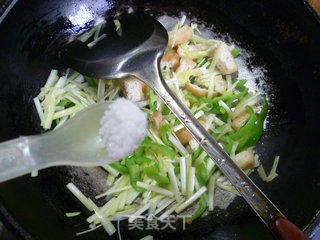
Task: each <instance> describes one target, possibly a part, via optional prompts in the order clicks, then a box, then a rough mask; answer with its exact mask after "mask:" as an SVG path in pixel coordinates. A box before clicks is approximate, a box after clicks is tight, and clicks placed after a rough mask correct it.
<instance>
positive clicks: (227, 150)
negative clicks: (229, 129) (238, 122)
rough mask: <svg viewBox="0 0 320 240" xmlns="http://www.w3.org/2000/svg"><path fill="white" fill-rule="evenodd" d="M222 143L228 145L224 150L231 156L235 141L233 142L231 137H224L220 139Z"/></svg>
mask: <svg viewBox="0 0 320 240" xmlns="http://www.w3.org/2000/svg"><path fill="white" fill-rule="evenodd" d="M220 141H222V142H225V143H226V145H225V146H224V148H223V149H224V150H225V151H226V152H227V153H228V154H230V153H231V149H232V146H233V143H234V141H233V140H232V139H231V138H230V137H229V136H222V137H221V138H220Z"/></svg>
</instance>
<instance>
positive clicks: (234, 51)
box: [230, 48, 240, 58]
mask: <svg viewBox="0 0 320 240" xmlns="http://www.w3.org/2000/svg"><path fill="white" fill-rule="evenodd" d="M230 53H231V55H232V56H233V57H234V58H236V57H238V56H239V54H240V51H239V48H234V49H232V50H231V51H230Z"/></svg>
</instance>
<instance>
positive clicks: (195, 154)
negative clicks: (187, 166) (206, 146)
mask: <svg viewBox="0 0 320 240" xmlns="http://www.w3.org/2000/svg"><path fill="white" fill-rule="evenodd" d="M202 152H203V148H202V147H201V146H199V147H198V148H197V150H195V151H194V153H193V154H192V163H193V162H194V161H195V160H196V159H197V158H198V157H199V156H200V155H201V153H202Z"/></svg>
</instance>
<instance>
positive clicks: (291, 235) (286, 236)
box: [271, 215, 310, 240]
mask: <svg viewBox="0 0 320 240" xmlns="http://www.w3.org/2000/svg"><path fill="white" fill-rule="evenodd" d="M271 229H272V232H273V233H274V234H275V235H276V237H277V238H278V239H281V240H310V238H309V237H308V236H307V235H305V234H304V233H303V232H302V231H301V230H300V229H299V228H297V227H296V226H295V225H294V224H293V223H292V222H290V221H289V220H288V219H286V218H285V217H284V216H281V215H275V216H273V218H272V219H271Z"/></svg>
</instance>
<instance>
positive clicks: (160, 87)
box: [134, 58, 283, 234]
mask: <svg viewBox="0 0 320 240" xmlns="http://www.w3.org/2000/svg"><path fill="white" fill-rule="evenodd" d="M145 66H146V67H145V68H144V69H143V70H141V69H140V70H139V72H137V73H136V74H134V76H135V77H137V78H138V79H140V80H141V81H143V82H145V83H147V84H148V85H149V87H151V88H152V89H153V90H154V91H155V92H156V93H157V94H158V95H159V97H160V98H161V99H162V100H163V101H164V102H165V104H166V105H167V106H168V107H169V109H170V110H171V111H172V112H173V113H174V114H175V116H176V117H177V118H178V119H179V120H180V121H181V123H182V124H183V125H184V126H185V127H186V128H187V129H188V130H189V132H190V133H191V134H192V135H193V137H194V138H195V139H196V140H197V142H198V143H199V144H200V146H201V147H202V148H203V149H204V150H205V151H206V152H207V154H208V155H209V157H210V158H211V159H212V160H213V161H214V162H215V163H216V164H217V166H218V167H219V169H220V170H221V171H222V172H223V174H224V175H225V176H226V177H227V178H228V180H229V181H230V183H231V184H232V185H233V186H234V187H235V188H236V189H237V190H238V192H239V193H240V194H241V195H242V197H243V198H244V199H245V200H246V201H247V202H248V204H249V205H250V206H251V207H252V209H253V210H254V211H255V212H256V213H257V215H258V216H259V217H260V218H261V220H262V221H263V222H264V223H265V224H266V226H267V227H268V228H269V229H270V230H271V231H272V232H273V229H272V228H271V226H270V224H271V219H272V217H273V216H275V215H281V216H283V215H282V214H281V212H280V211H279V210H278V209H277V208H276V206H275V205H274V204H273V203H272V202H271V201H270V200H269V199H268V198H267V197H266V196H265V194H264V193H263V192H262V191H261V190H260V189H259V188H258V187H257V186H256V185H255V184H254V183H253V182H252V181H251V179H250V178H249V177H248V176H247V175H246V174H245V173H244V172H243V171H242V170H241V169H240V168H239V167H238V166H237V165H236V164H235V162H234V161H233V160H232V159H231V158H230V157H229V155H228V154H227V153H226V152H225V151H224V150H223V149H222V148H221V147H220V145H219V144H218V143H217V142H216V141H215V140H214V139H213V137H212V136H211V135H210V134H209V133H208V132H207V131H206V130H205V128H203V127H202V126H201V124H200V123H199V121H198V120H197V119H196V118H195V117H194V116H193V115H192V113H191V112H190V111H189V109H188V108H187V107H186V106H185V105H184V104H183V103H182V102H181V101H180V100H179V99H178V98H177V97H176V95H175V94H174V93H173V92H172V91H171V90H170V88H169V87H168V85H167V84H166V82H165V80H164V79H163V77H162V75H161V72H160V66H159V58H158V59H157V61H155V62H154V64H150V63H149V64H148V65H147V64H146V65H145ZM273 233H274V234H275V232H273Z"/></svg>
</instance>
